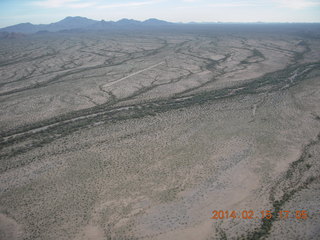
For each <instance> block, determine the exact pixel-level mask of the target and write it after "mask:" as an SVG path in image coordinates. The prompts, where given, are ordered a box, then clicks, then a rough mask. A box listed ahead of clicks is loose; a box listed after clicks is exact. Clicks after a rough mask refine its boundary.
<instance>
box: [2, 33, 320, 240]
mask: <svg viewBox="0 0 320 240" xmlns="http://www.w3.org/2000/svg"><path fill="white" fill-rule="evenodd" d="M0 52H1V55H0V101H1V108H0V116H1V117H0V129H1V152H0V154H1V155H0V157H1V162H0V239H54V240H56V239H74V240H85V239H98V240H99V239H109V240H111V239H112V240H117V239H148V240H149V239H150V240H151V239H159V240H160V239H163V240H164V239H184V240H185V239H199V240H201V239H203V240H209V239H318V236H319V235H320V218H319V214H320V211H319V207H320V197H319V196H320V188H319V187H320V178H319V176H320V175H319V174H320V158H319V154H320V104H319V102H320V40H319V38H316V37H310V36H309V37H308V36H304V35H303V34H293V33H290V34H289V33H286V32H285V31H281V32H280V33H279V32H275V33H273V32H272V31H270V30H268V32H267V33H263V31H257V32H254V31H251V32H250V31H247V32H244V33H241V32H239V31H231V30H230V31H229V32H228V31H216V32H215V31H211V32H210V29H209V30H208V31H199V32H197V30H196V29H195V30H194V31H190V30H188V31H187V30H185V31H182V30H181V31H176V32H174V31H168V32H156V31H155V32H141V33H139V34H138V33H129V32H127V33H124V32H113V33H103V32H100V33H96V32H95V33H94V32H90V33H89V32H88V33H85V32H83V33H55V34H53V33H46V34H34V35H28V36H27V37H25V38H22V39H14V40H1V44H0ZM214 210H218V211H219V210H223V211H227V210H228V211H229V212H231V211H232V210H235V211H238V215H241V211H242V210H248V211H250V210H252V211H254V212H255V216H254V219H240V218H236V219H233V218H229V219H226V218H224V219H211V217H212V216H213V215H212V211H214ZM267 210H270V211H271V213H272V214H273V216H274V217H273V218H271V219H260V218H256V217H258V216H261V214H260V212H261V211H267ZM302 210H305V211H307V213H308V217H307V219H296V218H295V217H294V216H295V211H302ZM279 211H291V213H290V217H292V218H289V219H280V218H279V216H278V215H277V213H278V212H279Z"/></svg>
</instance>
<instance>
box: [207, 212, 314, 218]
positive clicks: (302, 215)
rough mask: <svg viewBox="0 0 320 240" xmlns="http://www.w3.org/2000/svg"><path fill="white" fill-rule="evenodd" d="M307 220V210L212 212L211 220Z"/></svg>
mask: <svg viewBox="0 0 320 240" xmlns="http://www.w3.org/2000/svg"><path fill="white" fill-rule="evenodd" d="M264 218H266V219H271V218H278V219H304V220H305V219H307V218H308V212H307V211H306V210H298V211H284V210H283V211H278V212H272V211H269V210H265V211H259V212H258V211H253V210H242V211H235V210H232V211H228V210H227V211H222V210H214V211H212V216H211V219H264Z"/></svg>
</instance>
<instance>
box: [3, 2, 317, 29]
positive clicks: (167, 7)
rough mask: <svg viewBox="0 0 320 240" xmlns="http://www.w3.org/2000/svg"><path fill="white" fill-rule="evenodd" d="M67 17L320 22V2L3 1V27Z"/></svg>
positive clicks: (49, 21) (180, 20)
mask: <svg viewBox="0 0 320 240" xmlns="http://www.w3.org/2000/svg"><path fill="white" fill-rule="evenodd" d="M66 16H83V17H88V18H92V19H96V20H101V19H104V20H118V19H121V18H133V19H137V20H145V19H148V18H159V19H163V20H167V21H172V22H191V21H196V22H218V21H220V22H257V21H262V22H320V0H131V1H130V0H0V27H4V26H8V25H13V24H17V23H21V22H31V23H35V24H38V23H51V22H56V21H58V20H61V19H62V18H64V17H66Z"/></svg>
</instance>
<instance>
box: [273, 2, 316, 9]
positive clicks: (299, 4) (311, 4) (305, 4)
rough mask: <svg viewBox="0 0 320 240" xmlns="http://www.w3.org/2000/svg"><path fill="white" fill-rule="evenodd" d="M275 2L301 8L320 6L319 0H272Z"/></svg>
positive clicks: (284, 5) (283, 5)
mask: <svg viewBox="0 0 320 240" xmlns="http://www.w3.org/2000/svg"><path fill="white" fill-rule="evenodd" d="M273 2H275V3H276V4H278V5H279V6H281V7H286V8H293V9H302V8H308V7H315V6H320V1H319V0H317V1H316V0H273Z"/></svg>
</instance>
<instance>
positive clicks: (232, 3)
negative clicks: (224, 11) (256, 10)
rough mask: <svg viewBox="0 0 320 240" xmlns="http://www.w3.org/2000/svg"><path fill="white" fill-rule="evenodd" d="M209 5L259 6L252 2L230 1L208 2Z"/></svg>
mask: <svg viewBox="0 0 320 240" xmlns="http://www.w3.org/2000/svg"><path fill="white" fill-rule="evenodd" d="M208 6H210V7H254V6H259V4H256V3H252V2H242V3H240V2H230V3H212V4H209V5H208Z"/></svg>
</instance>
